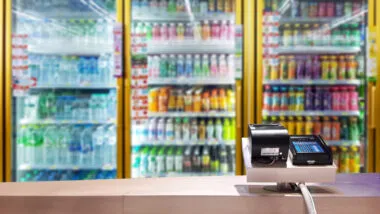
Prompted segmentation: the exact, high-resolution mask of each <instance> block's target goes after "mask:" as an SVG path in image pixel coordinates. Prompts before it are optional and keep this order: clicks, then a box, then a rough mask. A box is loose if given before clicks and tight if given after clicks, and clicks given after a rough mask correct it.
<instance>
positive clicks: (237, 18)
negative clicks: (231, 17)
mask: <svg viewBox="0 0 380 214" xmlns="http://www.w3.org/2000/svg"><path fill="white" fill-rule="evenodd" d="M243 1H244V0H235V22H236V24H238V25H241V24H242V12H241V11H242V10H243V7H242V4H243Z"/></svg>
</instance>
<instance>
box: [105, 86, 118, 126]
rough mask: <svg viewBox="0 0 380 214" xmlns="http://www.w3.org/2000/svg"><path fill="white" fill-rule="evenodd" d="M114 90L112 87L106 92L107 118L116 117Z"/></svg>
mask: <svg viewBox="0 0 380 214" xmlns="http://www.w3.org/2000/svg"><path fill="white" fill-rule="evenodd" d="M116 104H117V103H116V90H115V89H113V90H110V92H109V94H108V102H107V105H108V106H107V107H108V113H107V115H108V118H107V119H110V118H114V119H115V118H116Z"/></svg>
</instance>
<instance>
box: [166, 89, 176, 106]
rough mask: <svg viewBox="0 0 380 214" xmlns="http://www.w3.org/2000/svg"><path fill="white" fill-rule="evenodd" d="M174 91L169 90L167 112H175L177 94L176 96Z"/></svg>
mask: <svg viewBox="0 0 380 214" xmlns="http://www.w3.org/2000/svg"><path fill="white" fill-rule="evenodd" d="M176 92H177V91H176V90H175V89H170V96H169V102H168V111H169V112H175V111H176V108H177V106H176V99H177V94H176Z"/></svg>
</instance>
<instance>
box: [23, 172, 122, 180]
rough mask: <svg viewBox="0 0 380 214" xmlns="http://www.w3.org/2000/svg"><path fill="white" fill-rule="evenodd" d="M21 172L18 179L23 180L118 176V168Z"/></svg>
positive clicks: (110, 177) (112, 177) (113, 177)
mask: <svg viewBox="0 0 380 214" xmlns="http://www.w3.org/2000/svg"><path fill="white" fill-rule="evenodd" d="M19 173H20V175H19V178H18V181H21V182H28V181H67V180H74V181H77V180H93V179H115V178H116V170H28V171H23V172H19Z"/></svg>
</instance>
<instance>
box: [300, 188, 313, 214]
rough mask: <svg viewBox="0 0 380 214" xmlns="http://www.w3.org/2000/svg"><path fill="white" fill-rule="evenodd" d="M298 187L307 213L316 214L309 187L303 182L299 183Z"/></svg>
mask: <svg viewBox="0 0 380 214" xmlns="http://www.w3.org/2000/svg"><path fill="white" fill-rule="evenodd" d="M298 187H299V188H300V190H301V193H302V196H303V199H304V201H305V204H306V208H307V212H308V213H309V214H317V210H316V209H315V204H314V200H313V197H312V196H311V194H310V192H309V189H308V188H307V187H306V185H305V183H299V184H298Z"/></svg>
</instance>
